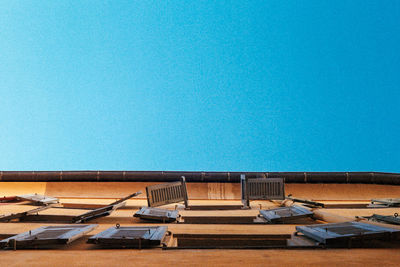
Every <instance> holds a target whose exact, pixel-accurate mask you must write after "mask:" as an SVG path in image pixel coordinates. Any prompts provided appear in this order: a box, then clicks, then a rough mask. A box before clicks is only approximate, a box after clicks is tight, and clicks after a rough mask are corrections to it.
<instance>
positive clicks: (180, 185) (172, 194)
mask: <svg viewBox="0 0 400 267" xmlns="http://www.w3.org/2000/svg"><path fill="white" fill-rule="evenodd" d="M146 193H147V204H148V206H149V207H157V206H162V205H167V204H171V203H178V202H182V201H183V202H184V203H185V207H188V203H187V202H188V196H187V189H186V183H185V180H184V179H182V180H181V181H179V182H172V183H166V184H157V185H151V186H147V187H146Z"/></svg>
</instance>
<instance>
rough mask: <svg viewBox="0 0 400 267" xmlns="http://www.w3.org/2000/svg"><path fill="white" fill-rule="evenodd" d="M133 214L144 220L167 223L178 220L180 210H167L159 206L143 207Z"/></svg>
mask: <svg viewBox="0 0 400 267" xmlns="http://www.w3.org/2000/svg"><path fill="white" fill-rule="evenodd" d="M133 216H134V217H139V218H141V219H144V220H152V221H159V222H164V223H165V222H174V221H176V219H177V218H178V216H179V212H178V211H177V210H165V209H158V208H149V207H142V208H141V209H140V210H139V211H137V212H136V213H135V214H134V215H133Z"/></svg>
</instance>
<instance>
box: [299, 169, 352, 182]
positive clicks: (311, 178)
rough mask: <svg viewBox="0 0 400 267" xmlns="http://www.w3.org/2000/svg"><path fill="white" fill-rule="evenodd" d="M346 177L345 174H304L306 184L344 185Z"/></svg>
mask: <svg viewBox="0 0 400 267" xmlns="http://www.w3.org/2000/svg"><path fill="white" fill-rule="evenodd" d="M346 181H347V175H346V173H345V172H330V173H328V172H310V173H306V182H307V183H335V184H341V183H346Z"/></svg>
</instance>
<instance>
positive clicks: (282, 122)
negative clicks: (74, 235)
mask: <svg viewBox="0 0 400 267" xmlns="http://www.w3.org/2000/svg"><path fill="white" fill-rule="evenodd" d="M399 48H400V1H381V0H379V1H365V0H363V1H321V0H318V1H248V2H247V1H207V2H206V1H161V0H160V1H102V2H101V1H29V0H25V1H1V2H0V169H2V170H84V169H94V170H97V169H98V170H205V171H213V170H214V171H390V172H400V164H399V163H400V156H399V151H400V138H399V136H400V119H399V115H400V104H399V103H400V90H399V89H400V88H399V87H400V53H399Z"/></svg>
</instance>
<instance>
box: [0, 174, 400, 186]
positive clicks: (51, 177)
mask: <svg viewBox="0 0 400 267" xmlns="http://www.w3.org/2000/svg"><path fill="white" fill-rule="evenodd" d="M241 174H245V175H246V176H247V177H249V178H262V177H266V178H273V177H283V178H285V182H286V183H351V184H353V183H354V184H355V183H363V184H386V185H400V173H383V172H188V171H0V182H170V181H179V179H180V178H181V177H182V176H185V178H186V181H187V182H189V183H190V182H191V183H193V182H196V183H201V182H205V183H208V182H211V183H214V182H216V183H239V182H240V175H241Z"/></svg>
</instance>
